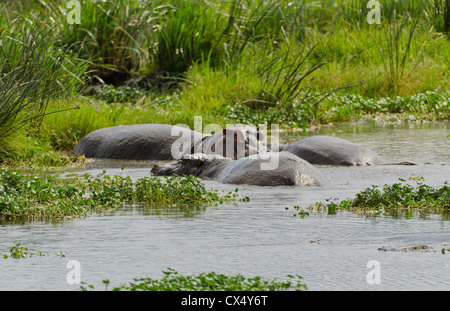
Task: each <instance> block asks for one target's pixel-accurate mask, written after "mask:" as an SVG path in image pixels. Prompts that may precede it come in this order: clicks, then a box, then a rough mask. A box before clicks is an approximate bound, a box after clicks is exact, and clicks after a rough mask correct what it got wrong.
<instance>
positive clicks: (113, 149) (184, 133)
mask: <svg viewBox="0 0 450 311" xmlns="http://www.w3.org/2000/svg"><path fill="white" fill-rule="evenodd" d="M202 139H203V135H202V133H200V132H196V131H192V130H190V129H188V128H184V127H182V126H176V125H169V124H138V125H125V126H115V127H109V128H104V129H99V130H96V131H93V132H91V133H89V134H87V135H86V136H84V137H83V139H81V141H80V142H79V143H78V144H77V145H76V146H75V149H74V153H75V154H77V155H84V156H85V157H87V158H97V159H121V160H173V159H177V158H178V159H180V158H181V157H182V156H183V155H184V154H185V153H188V152H190V149H191V145H192V144H195V143H197V142H198V141H201V140H202ZM183 143H184V144H183Z"/></svg>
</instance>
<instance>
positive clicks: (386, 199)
mask: <svg viewBox="0 0 450 311" xmlns="http://www.w3.org/2000/svg"><path fill="white" fill-rule="evenodd" d="M400 181H401V182H400V183H395V184H393V185H384V186H383V187H382V189H380V188H379V187H378V186H372V187H371V188H367V189H365V190H363V191H361V192H360V193H357V194H356V196H355V197H354V198H353V199H347V200H342V201H340V202H336V201H332V202H331V203H328V204H323V203H321V202H318V203H316V205H315V206H314V207H312V208H316V209H319V210H326V211H327V212H328V213H329V214H330V213H331V214H333V213H336V212H337V211H343V210H349V211H355V212H363V213H364V212H371V213H373V214H382V213H389V214H395V213H397V212H399V211H420V212H430V213H440V214H443V215H444V214H448V212H450V186H449V185H448V183H447V182H445V183H444V185H443V186H442V187H438V188H434V187H431V186H428V185H425V184H422V183H421V182H420V181H417V185H416V186H412V185H410V184H407V183H405V182H406V180H404V179H400Z"/></svg>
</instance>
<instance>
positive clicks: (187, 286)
mask: <svg viewBox="0 0 450 311" xmlns="http://www.w3.org/2000/svg"><path fill="white" fill-rule="evenodd" d="M163 273H164V277H163V278H162V279H152V278H137V279H134V281H135V282H134V283H133V282H132V283H130V284H127V285H120V286H118V287H115V288H113V289H112V290H113V291H288V290H294V291H301V290H305V289H307V287H306V285H305V284H303V283H302V282H301V276H299V275H296V276H293V275H288V277H289V278H291V279H293V280H295V281H296V282H295V283H292V282H290V281H286V282H282V281H278V280H265V279H263V278H261V277H259V276H256V277H254V278H246V277H244V276H243V275H241V274H238V275H235V276H227V275H224V274H218V273H215V272H209V273H199V274H197V275H187V276H183V275H180V274H179V273H178V272H177V271H175V270H174V269H171V268H168V270H167V271H163ZM103 283H105V284H107V285H108V284H109V281H108V280H106V281H104V282H103ZM89 288H91V289H93V286H89ZM81 289H82V290H87V288H86V287H84V286H82V287H81Z"/></svg>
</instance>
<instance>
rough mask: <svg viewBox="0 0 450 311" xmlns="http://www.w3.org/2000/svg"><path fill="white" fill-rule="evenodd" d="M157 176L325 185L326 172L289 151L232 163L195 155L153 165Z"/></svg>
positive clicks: (259, 184)
mask: <svg viewBox="0 0 450 311" xmlns="http://www.w3.org/2000/svg"><path fill="white" fill-rule="evenodd" d="M151 172H152V174H154V175H156V176H163V175H164V176H170V175H175V174H176V175H178V176H183V175H195V176H197V177H199V178H202V179H210V180H215V181H218V182H220V183H224V184H238V185H239V184H249V185H256V186H297V187H300V186H325V185H326V184H327V182H326V179H325V178H324V176H323V175H322V173H321V172H320V171H319V170H318V169H317V168H316V167H314V166H313V165H311V164H310V163H308V162H307V161H305V160H303V159H300V158H299V157H297V156H296V155H294V154H292V153H289V152H280V153H278V152H265V153H260V154H254V155H250V156H248V157H245V158H240V159H237V160H232V159H230V158H226V157H223V156H221V155H217V154H214V155H211V154H210V155H208V154H193V155H185V156H183V158H182V159H180V160H178V161H175V162H172V163H168V164H160V165H155V166H153V168H152V170H151Z"/></svg>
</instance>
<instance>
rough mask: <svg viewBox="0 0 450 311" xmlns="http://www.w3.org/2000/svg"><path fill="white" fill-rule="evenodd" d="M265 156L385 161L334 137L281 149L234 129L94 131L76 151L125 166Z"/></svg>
mask: <svg viewBox="0 0 450 311" xmlns="http://www.w3.org/2000/svg"><path fill="white" fill-rule="evenodd" d="M267 151H271V152H278V151H286V152H290V153H292V154H294V155H296V156H298V157H300V158H302V159H304V160H306V161H307V162H309V163H310V164H317V165H348V166H350V165H375V164H379V163H380V162H381V161H380V159H379V157H378V155H377V154H375V153H374V152H373V151H371V150H369V149H368V148H365V147H363V146H360V145H358V144H355V143H352V142H349V141H347V140H344V139H341V138H337V137H330V136H313V137H309V138H306V139H302V140H300V141H298V142H295V143H292V144H289V145H283V144H279V143H277V142H276V141H275V142H271V144H266V140H265V135H264V131H260V130H259V129H258V128H255V127H251V126H247V125H235V126H232V127H229V128H225V129H223V130H222V129H221V128H220V127H219V128H218V129H217V131H216V132H215V133H214V134H212V135H210V134H208V135H204V134H203V133H201V132H198V131H193V130H190V129H189V128H185V127H183V126H178V125H169V124H141V125H127V126H116V127H110V128H105V129H99V130H96V131H93V132H91V133H89V134H88V135H86V136H85V137H83V139H82V140H81V141H80V142H79V143H78V145H77V146H76V147H75V149H74V153H75V154H77V155H84V156H85V157H87V158H104V159H122V160H179V159H182V157H183V156H184V155H186V154H195V153H203V154H215V155H221V156H223V157H227V158H230V159H232V160H239V159H242V158H245V157H248V156H251V155H255V154H258V153H264V152H267Z"/></svg>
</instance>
